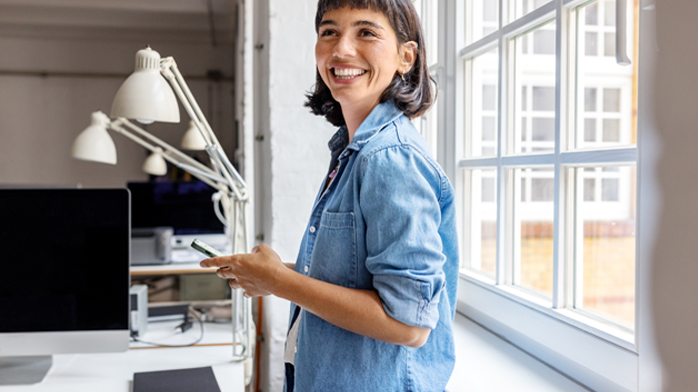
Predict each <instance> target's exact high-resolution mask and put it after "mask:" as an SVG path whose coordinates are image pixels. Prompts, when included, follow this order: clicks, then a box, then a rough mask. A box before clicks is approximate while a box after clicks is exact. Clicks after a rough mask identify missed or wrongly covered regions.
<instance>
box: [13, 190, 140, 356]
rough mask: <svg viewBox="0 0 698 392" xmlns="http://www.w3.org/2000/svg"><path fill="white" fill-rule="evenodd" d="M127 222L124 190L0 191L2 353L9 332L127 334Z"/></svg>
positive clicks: (128, 232)
mask: <svg viewBox="0 0 698 392" xmlns="http://www.w3.org/2000/svg"><path fill="white" fill-rule="evenodd" d="M129 216H130V214H129V193H128V191H127V190H126V189H0V239H2V246H1V247H0V352H2V353H7V351H5V352H3V349H7V346H8V345H9V344H11V341H10V340H3V339H2V337H3V336H5V337H7V336H8V335H3V334H5V333H14V332H16V333H20V332H21V333H27V332H29V333H31V332H51V333H55V332H68V331H110V330H112V331H113V330H123V331H128V320H129V316H128V306H129V302H128V301H129V283H130V280H129V257H130V222H129ZM10 335H11V334H10ZM18 336H19V335H18ZM32 336H34V335H32ZM31 341H36V340H34V339H28V340H27V342H31ZM8 342H9V343H8ZM106 346H107V344H106V343H105V347H106ZM23 350H24V351H23V352H32V351H37V350H38V351H39V352H40V351H41V350H48V351H49V353H50V350H52V348H51V347H48V346H46V347H43V348H31V347H29V346H28V345H27V346H25V347H24V349H23ZM88 350H90V351H91V350H98V349H95V348H88ZM9 351H10V352H11V351H12V350H11V349H10V350H9ZM17 354H19V355H21V354H22V353H17Z"/></svg>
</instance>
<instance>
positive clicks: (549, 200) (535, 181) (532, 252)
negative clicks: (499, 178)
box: [513, 167, 554, 297]
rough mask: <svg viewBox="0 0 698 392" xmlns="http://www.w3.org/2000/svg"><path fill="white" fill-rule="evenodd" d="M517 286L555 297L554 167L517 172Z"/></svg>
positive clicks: (515, 206)
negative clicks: (553, 293) (553, 292)
mask: <svg viewBox="0 0 698 392" xmlns="http://www.w3.org/2000/svg"><path fill="white" fill-rule="evenodd" d="M513 172H514V177H515V180H514V184H515V185H516V187H517V188H516V189H515V190H514V192H515V193H518V195H515V197H514V200H516V201H517V202H515V204H514V208H513V209H514V225H513V227H514V230H515V233H514V241H515V246H514V249H515V256H514V259H515V263H514V284H515V285H518V286H521V287H524V288H527V289H530V290H533V291H535V292H538V293H541V294H544V295H546V296H549V297H551V296H552V290H553V208H554V207H553V206H554V204H553V197H554V170H553V168H547V167H546V168H536V169H535V170H533V169H515V170H513Z"/></svg>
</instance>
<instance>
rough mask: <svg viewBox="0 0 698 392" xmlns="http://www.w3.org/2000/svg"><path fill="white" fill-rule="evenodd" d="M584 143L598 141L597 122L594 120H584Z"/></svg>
mask: <svg viewBox="0 0 698 392" xmlns="http://www.w3.org/2000/svg"><path fill="white" fill-rule="evenodd" d="M584 141H585V142H595V141H596V120H595V119H593V118H587V119H584Z"/></svg>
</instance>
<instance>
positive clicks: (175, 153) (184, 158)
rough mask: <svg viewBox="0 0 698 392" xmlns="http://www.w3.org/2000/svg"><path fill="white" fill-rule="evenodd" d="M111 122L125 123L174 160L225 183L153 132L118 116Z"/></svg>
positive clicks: (204, 166)
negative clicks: (207, 173)
mask: <svg viewBox="0 0 698 392" xmlns="http://www.w3.org/2000/svg"><path fill="white" fill-rule="evenodd" d="M112 124H114V125H116V124H118V125H125V126H127V127H128V128H130V129H131V130H132V131H134V132H136V133H137V134H139V135H140V136H142V137H144V138H146V139H148V140H150V141H151V142H153V143H155V144H157V145H158V146H159V147H160V148H162V149H163V150H164V151H166V152H167V153H168V154H170V155H172V156H173V157H174V158H175V159H176V160H178V161H180V162H184V163H186V164H188V165H190V166H192V167H194V168H196V169H198V170H200V171H203V172H209V173H210V176H214V177H213V178H214V179H216V181H219V182H223V183H224V184H226V183H227V181H224V180H223V179H222V178H220V177H219V178H215V172H214V171H213V170H212V169H211V168H210V167H208V166H206V165H204V164H202V163H201V162H199V161H197V160H195V159H193V158H192V157H190V156H188V155H187V154H184V153H183V152H181V151H179V150H178V149H177V148H175V147H173V146H171V145H170V144H168V143H167V142H165V141H163V140H162V139H159V138H157V137H155V136H154V135H153V134H151V133H149V132H147V131H146V130H144V129H142V128H141V127H139V126H137V125H135V124H134V123H132V122H130V121H128V120H127V119H125V118H118V119H117V120H115V121H113V122H112ZM226 185H227V184H226Z"/></svg>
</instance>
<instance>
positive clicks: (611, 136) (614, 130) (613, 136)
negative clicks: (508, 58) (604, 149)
mask: <svg viewBox="0 0 698 392" xmlns="http://www.w3.org/2000/svg"><path fill="white" fill-rule="evenodd" d="M603 141H604V142H619V141H620V120H619V119H612V118H610V119H609V118H605V119H604V120H603Z"/></svg>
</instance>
